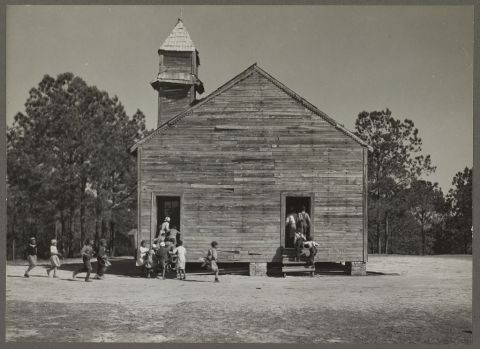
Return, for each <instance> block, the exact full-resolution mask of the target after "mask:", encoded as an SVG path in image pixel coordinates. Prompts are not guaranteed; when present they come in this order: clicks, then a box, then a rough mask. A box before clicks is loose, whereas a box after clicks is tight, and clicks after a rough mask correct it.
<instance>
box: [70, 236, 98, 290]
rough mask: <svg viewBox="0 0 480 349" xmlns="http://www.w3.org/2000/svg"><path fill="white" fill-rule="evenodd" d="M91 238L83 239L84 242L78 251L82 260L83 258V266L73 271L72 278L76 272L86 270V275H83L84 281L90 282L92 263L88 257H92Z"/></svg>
mask: <svg viewBox="0 0 480 349" xmlns="http://www.w3.org/2000/svg"><path fill="white" fill-rule="evenodd" d="M93 242H94V241H93V239H91V238H87V239H86V240H85V244H84V245H83V248H82V251H81V252H80V253H81V254H82V260H83V267H82V268H80V269H79V270H77V271H74V272H73V274H72V278H74V279H75V276H77V274H80V273H83V272H86V273H87V276H85V281H86V282H92V280H90V273H91V272H92V264H91V263H90V259H91V258H92V257H93V254H94V252H93Z"/></svg>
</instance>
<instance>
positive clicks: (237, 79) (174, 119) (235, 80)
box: [130, 63, 372, 152]
mask: <svg viewBox="0 0 480 349" xmlns="http://www.w3.org/2000/svg"><path fill="white" fill-rule="evenodd" d="M254 72H258V73H259V74H260V75H261V76H263V77H265V78H266V79H267V80H269V81H270V82H272V83H273V84H274V85H275V86H277V87H278V88H279V89H281V90H282V91H284V92H285V93H286V94H288V95H289V96H290V97H291V98H293V99H294V100H296V101H297V102H298V103H300V104H301V105H302V106H304V107H305V108H307V109H308V110H310V111H311V112H313V113H314V114H315V115H317V116H320V117H321V118H323V119H324V120H325V121H327V122H328V123H329V124H331V125H332V126H334V127H335V128H336V129H337V130H339V131H341V132H343V133H344V134H345V135H347V136H348V137H350V138H352V139H353V140H354V141H356V142H357V143H359V144H360V145H362V146H364V147H367V148H368V149H369V150H372V148H371V146H369V145H368V144H367V143H366V142H365V141H363V140H362V139H361V138H359V137H358V136H356V135H355V134H354V133H353V132H351V131H349V130H347V129H346V128H345V127H344V126H343V125H342V124H339V123H338V122H336V121H335V120H333V119H332V118H331V117H330V116H328V115H327V114H325V113H324V112H322V111H321V110H320V109H318V108H317V107H315V106H314V105H313V104H311V103H310V102H308V101H307V100H305V99H304V98H302V97H300V96H299V95H298V94H296V93H295V92H293V91H292V90H290V89H289V88H288V87H287V86H285V85H284V84H282V83H281V82H280V81H278V80H277V79H275V78H274V77H273V76H271V75H270V74H268V73H267V72H266V71H265V70H263V69H261V68H260V67H258V66H257V63H254V64H252V65H251V66H250V67H248V68H247V69H245V70H244V71H243V72H241V73H240V74H238V75H237V76H235V77H234V78H233V79H231V80H229V81H228V82H226V83H225V84H223V85H222V86H220V87H219V88H217V89H216V90H215V91H213V92H212V93H210V94H209V95H208V96H206V97H205V98H203V99H201V100H199V101H198V103H197V104H194V105H193V106H191V107H190V108H187V109H185V110H184V111H182V112H180V113H179V114H177V115H175V116H174V117H172V118H171V119H170V120H168V121H166V122H164V123H163V124H162V125H160V126H159V127H158V128H157V129H156V130H154V131H153V132H152V133H150V134H149V135H148V136H147V137H145V138H143V139H141V140H139V141H138V142H137V143H135V144H134V145H133V146H132V147H131V148H130V151H131V152H134V151H135V150H136V149H137V148H138V147H139V146H140V145H141V144H143V143H145V142H147V141H148V140H149V139H151V138H153V137H155V136H156V135H157V134H159V133H160V132H162V131H163V130H166V129H168V128H169V127H172V126H174V125H175V124H176V123H177V122H178V121H180V120H181V119H183V118H184V117H185V116H187V115H191V114H192V113H193V112H194V111H195V109H197V108H199V107H200V106H202V105H203V104H205V103H207V102H208V101H210V100H211V99H213V98H215V97H216V96H218V95H219V94H222V93H223V92H225V91H227V90H229V89H230V88H231V87H233V86H234V85H236V84H237V83H239V82H240V81H242V80H244V79H246V78H247V77H249V76H250V75H252V74H253V73H254Z"/></svg>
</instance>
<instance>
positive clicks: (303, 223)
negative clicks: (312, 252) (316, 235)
mask: <svg viewBox="0 0 480 349" xmlns="http://www.w3.org/2000/svg"><path fill="white" fill-rule="evenodd" d="M298 223H299V224H300V229H301V232H302V234H303V235H305V236H306V238H307V239H308V238H309V237H310V224H311V220H310V215H309V214H308V212H306V208H305V206H302V211H301V212H299V213H298ZM312 238H313V237H312Z"/></svg>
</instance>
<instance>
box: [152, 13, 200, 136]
mask: <svg viewBox="0 0 480 349" xmlns="http://www.w3.org/2000/svg"><path fill="white" fill-rule="evenodd" d="M158 56H159V72H158V75H157V77H156V78H155V79H154V80H153V81H152V82H151V83H150V84H151V85H152V87H153V88H154V89H155V90H156V91H158V122H157V127H158V126H160V125H162V124H163V123H165V122H166V121H168V120H170V119H171V118H172V117H173V116H175V115H176V114H178V113H180V112H181V111H183V110H185V109H187V108H189V107H190V106H191V105H192V103H193V102H194V101H195V99H196V94H197V92H198V93H199V94H202V93H203V92H204V88H203V83H202V82H201V81H200V79H199V78H198V66H199V65H200V59H199V56H198V51H197V50H196V49H195V46H194V44H193V41H192V39H191V38H190V35H189V34H188V31H187V28H186V27H185V25H184V24H183V22H182V20H181V19H180V18H179V19H178V21H177V24H176V25H175V27H174V28H173V30H172V32H171V33H170V35H169V36H168V37H167V39H166V40H165V41H164V42H163V44H162V46H160V48H159V49H158Z"/></svg>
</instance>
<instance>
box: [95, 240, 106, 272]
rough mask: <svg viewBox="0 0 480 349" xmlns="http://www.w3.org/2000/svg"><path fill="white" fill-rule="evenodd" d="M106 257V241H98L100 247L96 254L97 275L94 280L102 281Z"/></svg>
mask: <svg viewBox="0 0 480 349" xmlns="http://www.w3.org/2000/svg"><path fill="white" fill-rule="evenodd" d="M107 263H108V255H107V240H105V239H100V246H99V247H98V253H97V275H96V276H95V279H97V280H103V278H104V275H105V271H106V270H107Z"/></svg>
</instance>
